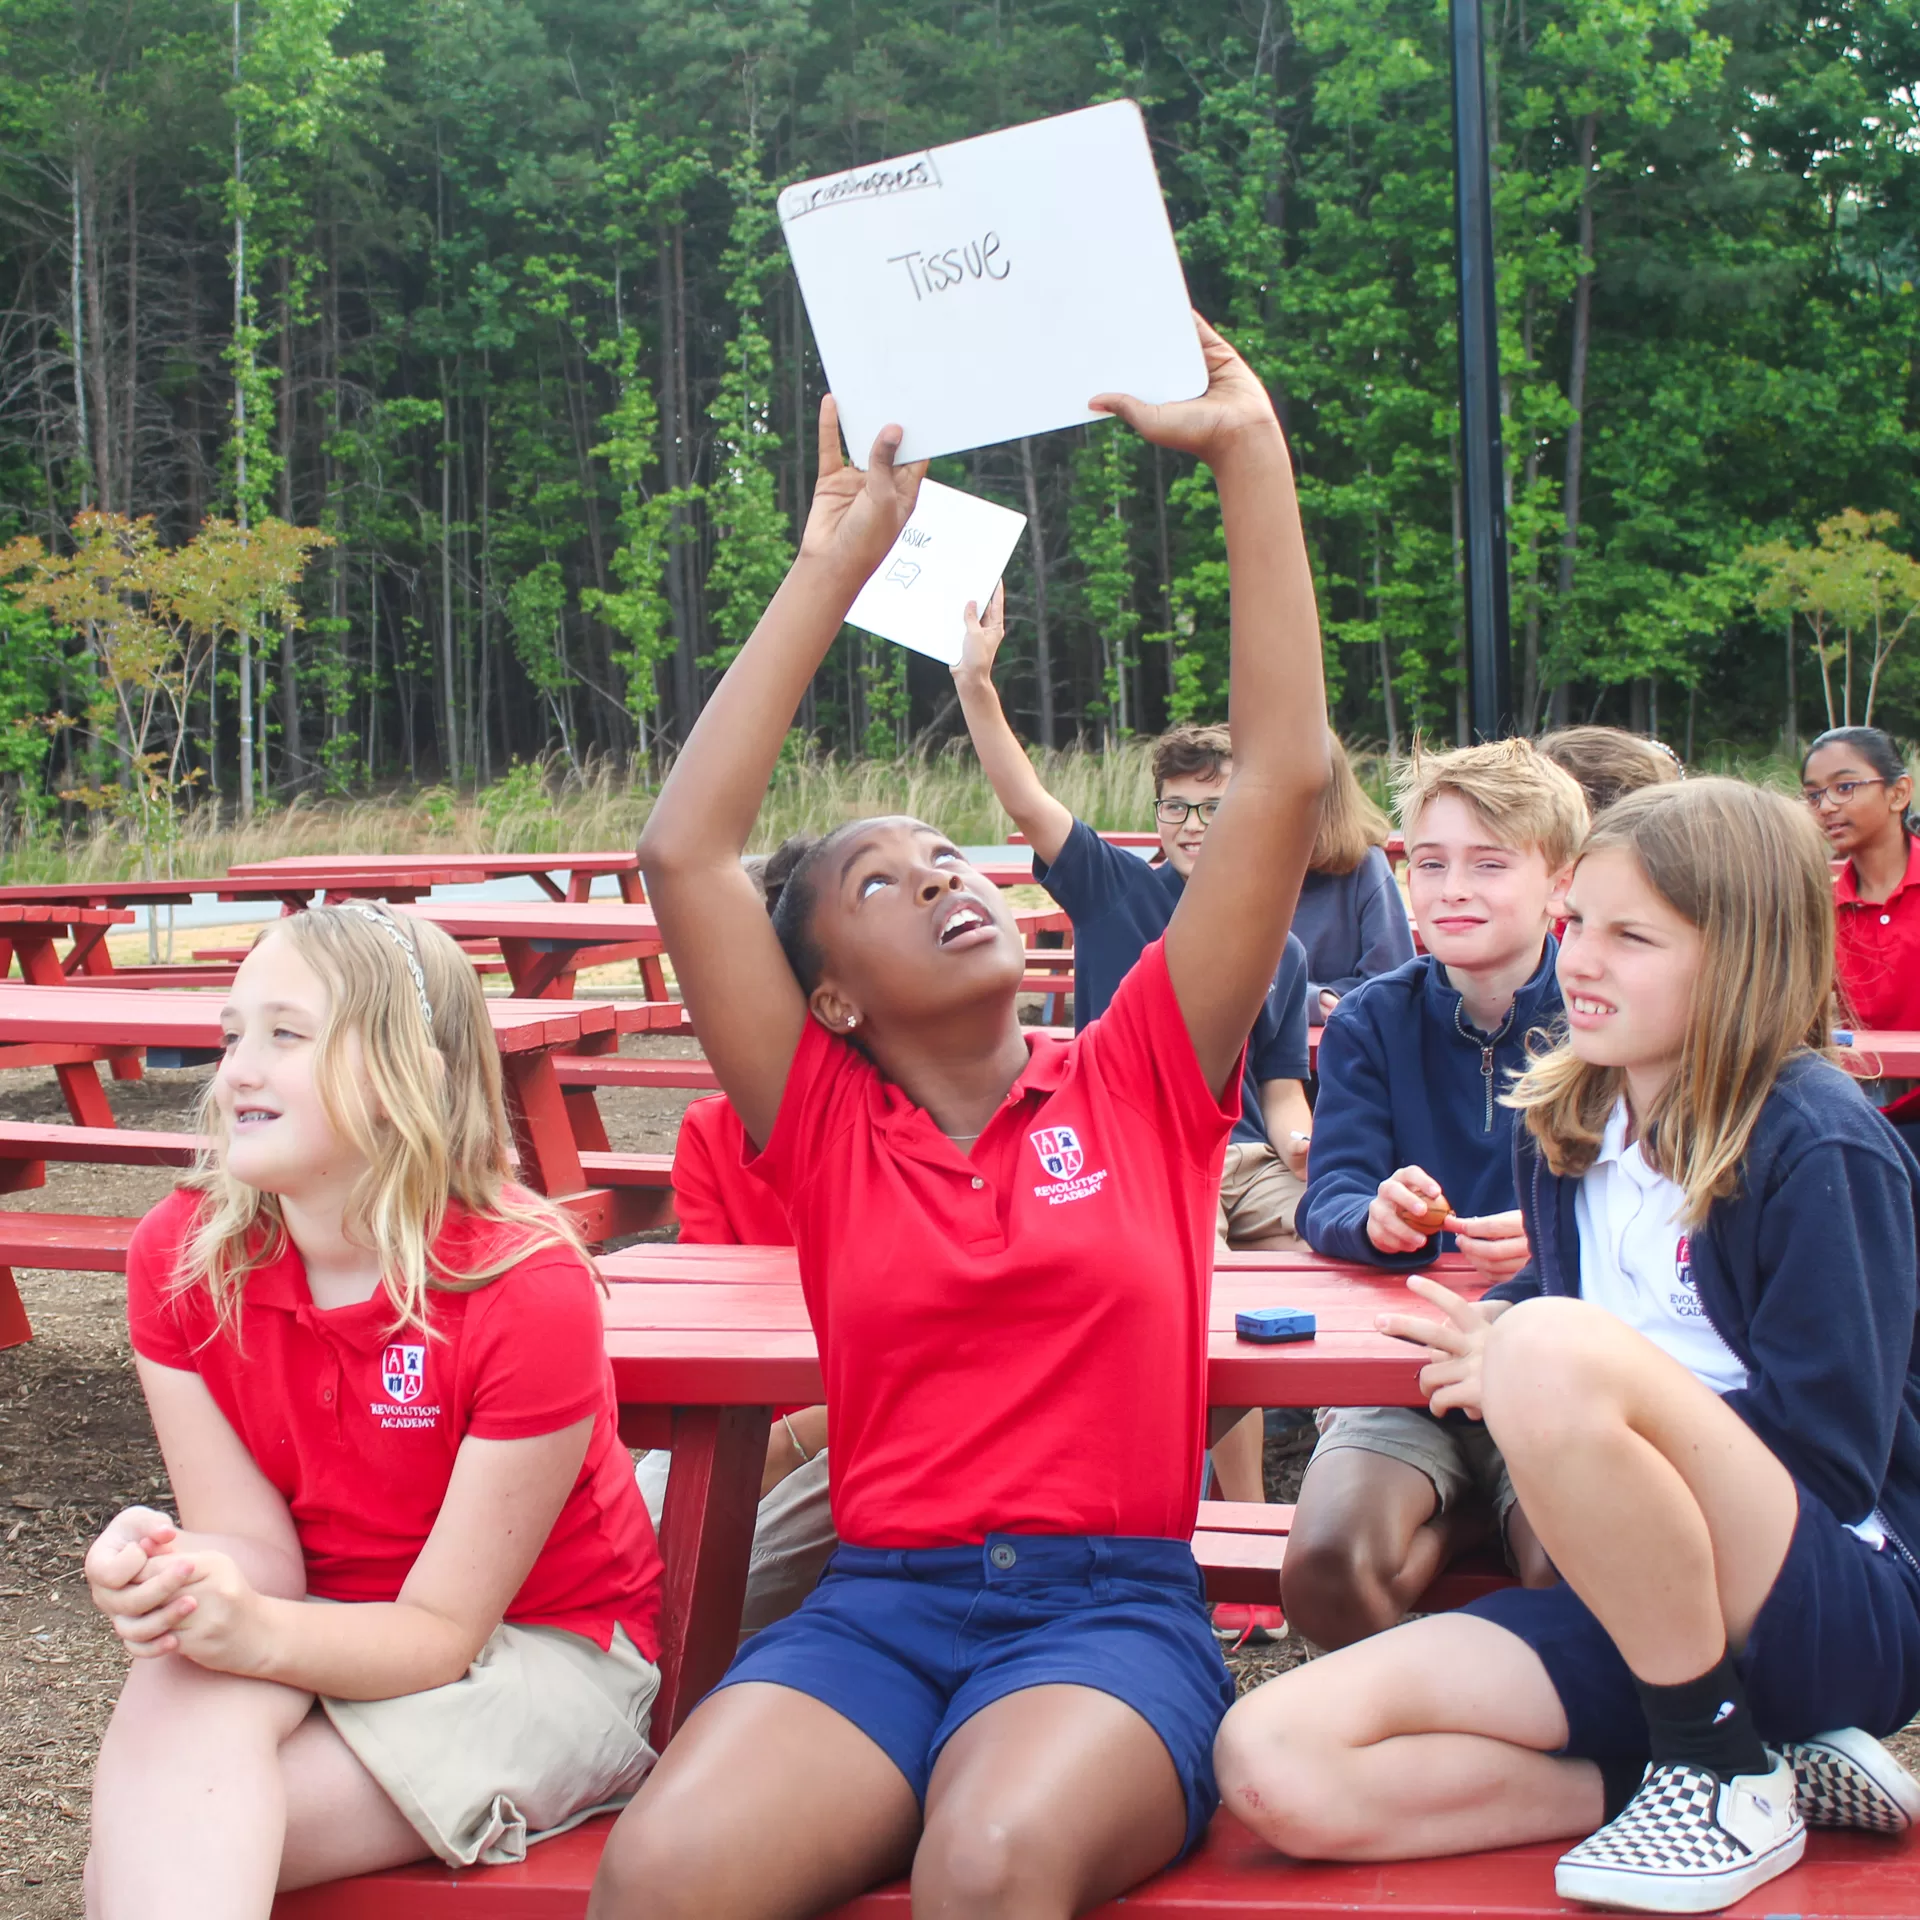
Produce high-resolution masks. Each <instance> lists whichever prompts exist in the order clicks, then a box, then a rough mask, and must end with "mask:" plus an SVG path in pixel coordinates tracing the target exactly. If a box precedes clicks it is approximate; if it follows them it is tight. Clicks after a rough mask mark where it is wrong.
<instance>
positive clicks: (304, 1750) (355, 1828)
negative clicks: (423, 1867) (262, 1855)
mask: <svg viewBox="0 0 1920 1920" xmlns="http://www.w3.org/2000/svg"><path fill="white" fill-rule="evenodd" d="M280 1772H281V1777H282V1778H283V1779H284V1780H285V1782H286V1796H287V1838H286V1844H285V1846H284V1847H283V1848H282V1849H281V1853H280V1886H281V1889H282V1891H286V1890H288V1889H291V1888H294V1887H311V1886H316V1885H318V1884H319V1883H320V1882H321V1881H323V1880H344V1879H345V1878H346V1877H347V1875H348V1874H350V1873H378V1872H379V1871H380V1870H381V1869H382V1868H383V1867H403V1866H405V1865H406V1864H407V1863H408V1862H409V1861H410V1860H426V1859H430V1858H431V1857H432V1853H433V1850H432V1848H430V1847H429V1846H428V1845H427V1843H426V1842H425V1841H424V1840H422V1839H421V1837H420V1836H419V1834H417V1833H416V1832H415V1831H414V1830H413V1828H412V1827H411V1826H410V1825H409V1824H408V1822H407V1819H406V1816H405V1815H404V1814H402V1813H401V1811H400V1809H399V1808H398V1807H396V1806H395V1805H394V1804H393V1802H392V1801H391V1800H390V1799H388V1798H387V1793H386V1789H385V1788H384V1787H382V1786H381V1785H380V1783H379V1782H378V1781H377V1780H375V1779H374V1777H373V1775H372V1774H370V1773H369V1772H368V1771H367V1770H366V1768H365V1767H363V1766H362V1765H361V1764H360V1762H359V1761H358V1760H356V1759H355V1758H354V1755H353V1749H352V1748H351V1747H349V1746H348V1745H347V1743H346V1742H345V1741H344V1740H342V1739H341V1738H340V1736H339V1734H338V1733H337V1732H335V1730H334V1726H333V1723H332V1722H331V1721H330V1720H329V1719H328V1718H327V1716H326V1715H325V1714H324V1713H322V1712H320V1711H319V1710H318V1709H317V1708H316V1709H315V1710H314V1711H313V1712H312V1713H310V1714H308V1715H307V1717H306V1718H305V1719H304V1720H303V1721H301V1723H300V1725H299V1727H298V1728H297V1729H296V1730H295V1731H294V1733H293V1735H292V1736H291V1738H289V1739H288V1740H287V1742H286V1744H285V1745H284V1746H282V1747H281V1749H280Z"/></svg>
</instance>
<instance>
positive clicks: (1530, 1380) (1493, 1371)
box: [1481, 1299, 1622, 1453]
mask: <svg viewBox="0 0 1920 1920" xmlns="http://www.w3.org/2000/svg"><path fill="white" fill-rule="evenodd" d="M1618 1327H1619V1322H1617V1321H1615V1320H1613V1319H1612V1318H1611V1317H1610V1316H1609V1315H1607V1314H1605V1313H1603V1312H1602V1311H1601V1310H1600V1309H1599V1308H1597V1307H1593V1306H1590V1305H1589V1304H1588V1303H1587V1302H1585V1301H1583V1300H1559V1299H1553V1300H1526V1301H1522V1302H1521V1303H1520V1304H1519V1305H1518V1306H1516V1307H1513V1308H1512V1309H1510V1310H1509V1311H1508V1312H1506V1313H1504V1314H1502V1315H1501V1316H1500V1318H1499V1319H1498V1320H1496V1321H1495V1322H1494V1324H1493V1327H1492V1330H1491V1331H1490V1332H1489V1334H1488V1336H1487V1345H1486V1351H1485V1353H1484V1354H1483V1356H1482V1359H1481V1411H1482V1412H1483V1414H1484V1415H1485V1417H1486V1422H1487V1429H1488V1431H1489V1432H1490V1433H1491V1434H1492V1435H1493V1436H1494V1439H1495V1440H1496V1441H1497V1442H1498V1444H1499V1446H1500V1449H1501V1451H1502V1452H1503V1453H1512V1452H1514V1451H1516V1450H1518V1451H1527V1450H1530V1449H1538V1448H1542V1447H1555V1446H1564V1445H1566V1444H1567V1443H1568V1442H1569V1441H1570V1440H1573V1439H1575V1438H1576V1437H1577V1436H1579V1435H1581V1434H1583V1433H1594V1432H1599V1431H1602V1430H1604V1429H1606V1428H1608V1427H1618V1426H1619V1425H1620V1424H1621V1421H1622V1413H1621V1408H1620V1402H1619V1396H1618V1393H1617V1391H1616V1381H1615V1376H1614V1371H1613V1368H1612V1366H1611V1365H1610V1354H1611V1349H1612V1345H1613V1341H1612V1337H1611V1336H1612V1335H1613V1334H1614V1333H1615V1331H1616V1330H1617V1329H1618Z"/></svg>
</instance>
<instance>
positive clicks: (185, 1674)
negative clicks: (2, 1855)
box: [87, 1654, 313, 1920]
mask: <svg viewBox="0 0 1920 1920" xmlns="http://www.w3.org/2000/svg"><path fill="white" fill-rule="evenodd" d="M312 1704H313V1696H312V1695H311V1694H307V1693H301V1692H298V1691H296V1690H295V1689H294V1688H291V1687H282V1686H276V1685H274V1684H273V1683H272V1682H271V1681H265V1680H237V1679H235V1678H233V1676H232V1675H230V1674H224V1673H209V1672H207V1671H206V1670H205V1669H204V1668H202V1667H196V1666H195V1665H194V1664H193V1662H192V1661H190V1660H186V1659H183V1658H181V1657H180V1656H179V1655H178V1654H169V1655H165V1656H163V1657H161V1658H159V1659H156V1660H136V1661H135V1662H134V1663H133V1665H132V1666H131V1667H130V1668H129V1669H128V1670H127V1678H126V1684H125V1685H124V1686H123V1687H122V1688H121V1690H120V1699H119V1702H118V1703H117V1704H116V1706H115V1707H114V1710H113V1719H112V1721H111V1722H110V1723H109V1724H108V1727H107V1733H106V1738H105V1739H104V1740H103V1741H102V1742H101V1745H100V1759H99V1763H98V1765H97V1766H96V1767H95V1769H94V1776H93V1846H92V1850H91V1852H90V1853H89V1854H88V1856H87V1912H88V1914H89V1915H90V1916H91V1920H123V1916H138V1920H260V1917H261V1916H262V1915H264V1914H265V1913H266V1911H267V1909H268V1908H269V1907H270V1906H271V1905H272V1903H273V1890H274V1883H275V1880H276V1878H277V1876H278V1874H279V1870H280V1845H281V1837H282V1835H283V1834H284V1832H285V1830H286V1818H287V1802H286V1792H285V1788H284V1785H283V1782H282V1776H281V1770H280V1761H279V1754H280V1745H281V1742H282V1741H284V1740H285V1739H286V1738H287V1737H288V1736H289V1735H290V1734H291V1733H292V1732H293V1730H294V1729H295V1728H296V1727H297V1726H299V1724H300V1723H301V1721H302V1720H303V1719H304V1718H305V1717H306V1714H307V1710H308V1708H309V1707H310V1706H311V1705H312Z"/></svg>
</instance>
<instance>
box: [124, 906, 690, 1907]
mask: <svg viewBox="0 0 1920 1920" xmlns="http://www.w3.org/2000/svg"><path fill="white" fill-rule="evenodd" d="M221 1019H222V1026H223V1029H224V1044H225V1053H224V1056H223V1058H222V1060H221V1063H220V1066H219V1068H218V1069H217V1071H216V1072H215V1074H214V1077H213V1080H212V1082H211V1085H210V1087H209V1089H208V1093H207V1096H206V1101H205V1109H204V1115H203V1121H204V1127H205V1131H206V1133H207V1135H208V1137H209V1143H210V1144H209V1147H208V1150H207V1152H206V1155H205V1157H204V1159H203V1161H202V1164H201V1165H200V1167H199V1168H198V1169H197V1170H196V1172H195V1173H194V1175H193V1177H192V1178H191V1179H190V1180H188V1181H186V1182H185V1183H184V1184H183V1185H182V1186H181V1188H180V1189H179V1190H178V1191H177V1192H175V1193H174V1194H173V1195H171V1196H170V1197H169V1198H168V1199H166V1200H164V1201H162V1202H161V1203H160V1205H159V1206H157V1207H156V1208H155V1209H154V1210H153V1211H152V1212H151V1213H150V1214H149V1215H148V1216H147V1217H146V1219H145V1220H143V1221H142V1222H141V1223H140V1227H139V1229H138V1231H137V1232H136V1233H135V1235H134V1238H133V1245H132V1248H131V1251H130V1254H129V1259H128V1269H127V1297H128V1322H129V1328H130V1332H131V1334H132V1339H133V1348H134V1359H135V1366H136V1369H137V1371H138V1374H139V1379H140V1385H141V1389H142V1391H143V1392H144V1393H145V1395H146V1400H147V1406H148V1409H149V1411H150V1412H151V1414H152V1417H153V1424H154V1430H155V1432H156V1434H157V1435H158V1437H159V1441H160V1447H161V1451H162V1453H163V1454H164V1455H165V1458H166V1464H167V1470H168V1473H169V1475H170V1476H171V1479H172V1483H173V1494H174V1498H175V1500H176V1501H177V1502H178V1516H179V1517H178V1520H177V1521H175V1520H174V1519H172V1518H170V1517H169V1516H167V1515H166V1514H164V1513H158V1512H154V1511H152V1510H151V1509H148V1508H145V1507H130V1508H128V1509H127V1510H126V1511H125V1512H123V1513H121V1514H120V1515H119V1516H118V1517H117V1518H115V1519H114V1520H113V1521H111V1522H110V1523H109V1524H108V1526H107V1528H106V1529H105V1531H104V1532H103V1533H102V1534H101V1535H100V1537H99V1539H97V1540H96V1541H95V1542H94V1544H93V1546H92V1548H91V1550H90V1551H89V1553H88V1555H87V1562H86V1572H87V1579H88V1582H89V1585H90V1586H91V1588H92V1592H93V1598H94V1602H95V1604H96V1605H97V1606H98V1607H99V1608H100V1610H101V1611H102V1612H103V1613H105V1614H106V1615H107V1616H108V1617H109V1618H110V1619H111V1620H112V1622H113V1624H114V1627H115V1629H116V1631H117V1632H118V1633H119V1635H120V1637H121V1639H122V1641H123V1642H124V1644H125V1647H126V1650H127V1652H128V1653H129V1654H130V1655H131V1656H132V1664H131V1666H130V1667H129V1669H128V1672H127V1678H126V1684H125V1686H124V1687H123V1689H122V1691H121V1694H120V1699H119V1702H118V1704H117V1705H116V1706H115V1708H114V1713H113V1720H112V1723H111V1725H110V1726H109V1727H108V1729H107V1734H106V1738H105V1741H104V1743H103V1745H102V1747H101V1752H100V1761H99V1765H98V1768H97V1770H96V1773H95V1776H94V1799H93V1847H92V1851H91V1853H90V1854H89V1856H88V1861H87V1908H88V1912H89V1914H91V1915H94V1916H99V1917H100V1920H120V1916H123V1915H135V1914H137V1915H138V1916H139V1920H173V1916H187V1915H192V1916H194V1920H228V1916H232V1920H247V1917H252V1916H260V1917H262V1920H263V1917H264V1916H265V1915H266V1914H267V1912H268V1909H269V1908H270V1906H271V1905H272V1902H273V1896H274V1893H275V1890H276V1889H278V1888H289V1887H300V1886H306V1885H310V1884H312V1883H313V1882H316V1881H322V1880H330V1879H335V1878H338V1877H340V1876H342V1875H345V1874H350V1873H360V1872H366V1871H371V1870H373V1869H376V1868H381V1867H389V1866H397V1865H400V1864H401V1863H403V1862H406V1861H411V1860H422V1859H427V1858H429V1857H437V1858H439V1859H441V1860H444V1861H446V1862H448V1863H449V1864H467V1863H470V1862H473V1861H476V1860H482V1861H500V1860H512V1859H517V1858H519V1857H520V1856H521V1854H522V1853H524V1851H525V1848H526V1845H527V1843H528V1842H529V1840H532V1839H537V1838H540V1837H542V1836H543V1835H544V1834H545V1833H547V1832H551V1831H554V1830H557V1829H559V1828H562V1827H564V1826H567V1825H569V1824H572V1823H573V1822H574V1821H576V1820H578V1819H579V1818H581V1817H582V1816H583V1815H584V1814H585V1813H586V1812H587V1811H590V1810H592V1809H594V1808H596V1807H600V1806H604V1805H607V1804H609V1803H617V1802H619V1801H621V1800H624V1799H625V1798H626V1797H627V1796H629V1795H630V1794H631V1793H632V1792H633V1790H634V1788H635V1787H636V1786H637V1785H638V1784H639V1782H640V1780H641V1779H642V1777H643V1776H644V1775H645V1773H646V1770H647V1768H648V1767H649V1766H650V1765H651V1764H652V1760H653V1754H652V1751H651V1749H650V1748H649V1747H648V1745H647V1728H648V1716H649V1713H650V1711H651V1707H652V1702H653V1697H654V1694H655V1692H656V1690H657V1688H658V1685H659V1676H658V1674H657V1672H656V1670H655V1668H654V1664H653V1662H654V1659H655V1657H656V1653H657V1647H656V1642H655V1619H656V1615H657V1612H658V1601H659V1585H660V1562H659V1554H658V1550H657V1548H656V1546H655V1542H654V1537H653V1529H652V1527H651V1525H650V1524H649V1522H648V1520H647V1515H646V1510H645V1508H644V1507H643V1506H642V1504H641V1501H640V1496H639V1493H638V1491H637V1490H636V1488H635V1486H634V1484H633V1472H632V1467H631V1463H630V1461H629V1459H628V1456H627V1453H626V1451H625V1449H624V1448H622V1447H621V1446H620V1444H619V1438H618V1435H617V1432H616V1430H615V1420H614V1396H613V1380H612V1375H611V1372H610V1370H609V1368H608V1365H607V1361H606V1357H605V1352H604V1348H603V1345H602V1335H601V1319H600V1306H599V1295H598V1289H597V1286H596V1283H595V1278H594V1275H593V1272H592V1269H591V1267H590V1266H589V1264H588V1262H587V1260H586V1257H585V1255H584V1254H583V1253H582V1252H581V1250H580V1246H579V1243H578V1241H577V1240H576V1239H575V1237H574V1235H573V1233H572V1232H571V1231H570V1229H569V1228H568V1226H567V1224H566V1222H565V1221H564V1220H563V1219H562V1217H561V1216H560V1215H559V1214H558V1213H557V1212H556V1211H555V1210H554V1209H552V1208H551V1207H549V1206H548V1205H547V1204H546V1203H545V1202H543V1201H542V1200H540V1199H539V1198H538V1197H537V1196H536V1195H534V1194H531V1193H528V1192H526V1191H525V1190H523V1189H521V1188H519V1187H517V1186H515V1185H514V1184H513V1182H512V1175H511V1167H512V1160H511V1148H510V1144H509V1139H510V1137H509V1134H508V1130H507V1122H506V1114H505V1108H504V1106H503V1103H502V1098H501V1086H500V1066H499V1057H498V1054H497V1053H496V1051H495V1048H494V1044H493V1036H492V1032H491V1030H490V1027H489V1024H488V1019H487V1010H486V1004H485V1002H484V1001H483V999H482V998H481V994H480V987H479V982H478V979H477V977H476V976H475V974H474V971H473V967H472V965H471V963H470V962H469V961H468V960H467V959H466V958H465V957H464V956H463V955H462V953H461V952H460V950H459V949H458V948H457V947H456V946H455V945H454V943H453V942H452V941H451V940H449V939H448V938H447V937H446V935H445V934H443V933H441V932H439V931H438V930H437V929H436V928H433V927H430V926H427V925H425V924H423V923H421V922H418V921H413V920H402V919H400V918H397V917H395V916H393V915H391V914H389V913H387V912H386V911H385V910H384V909H383V908H377V907H371V906H358V905H356V906H346V907H325V908H316V909H314V910H313V911H311V912H308V913H304V914H299V915H296V916H293V917H291V918H289V919H285V920H282V921H280V922H278V923H277V924H276V925H275V926H274V927H273V928H272V929H270V930H269V931H268V932H267V933H265V934H263V935H262V936H261V938H260V939H259V940H258V941H257V942H256V943H255V945H254V948H253V951H252V952H251V953H250V954H249V955H248V957H247V958H246V960H245V961H244V962H243V963H242V964H241V967H240V969H239V973H238V976H237V977H236V979H235V981H234V984H233V989H232V994H231V998H230V1000H229V1002H228V1005H227V1007H226V1009H225V1011H224V1012H223V1014H222V1016H221ZM326 1603H332V1604H326Z"/></svg>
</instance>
